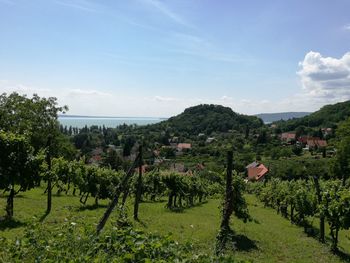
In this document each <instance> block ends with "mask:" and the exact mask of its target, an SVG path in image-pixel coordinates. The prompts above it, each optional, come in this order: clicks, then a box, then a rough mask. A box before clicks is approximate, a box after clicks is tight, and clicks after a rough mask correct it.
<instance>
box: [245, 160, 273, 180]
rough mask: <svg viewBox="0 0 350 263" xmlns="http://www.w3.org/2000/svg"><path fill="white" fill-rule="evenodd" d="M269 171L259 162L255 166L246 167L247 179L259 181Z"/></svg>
mask: <svg viewBox="0 0 350 263" xmlns="http://www.w3.org/2000/svg"><path fill="white" fill-rule="evenodd" d="M268 172H269V170H268V169H267V168H266V166H265V165H263V164H260V165H259V166H257V167H250V168H248V179H249V180H255V181H259V180H261V179H263V178H264V176H265V175H266V174H267V173H268Z"/></svg>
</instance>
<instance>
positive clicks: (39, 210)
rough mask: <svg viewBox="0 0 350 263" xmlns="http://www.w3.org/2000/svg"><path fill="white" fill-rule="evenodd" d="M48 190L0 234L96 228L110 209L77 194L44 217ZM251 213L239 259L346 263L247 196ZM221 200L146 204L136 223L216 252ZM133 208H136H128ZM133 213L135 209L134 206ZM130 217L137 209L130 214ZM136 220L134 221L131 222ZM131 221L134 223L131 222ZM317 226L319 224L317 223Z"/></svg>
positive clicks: (346, 242) (37, 193)
mask: <svg viewBox="0 0 350 263" xmlns="http://www.w3.org/2000/svg"><path fill="white" fill-rule="evenodd" d="M43 192H44V189H43V188H37V189H33V190H31V191H29V192H26V193H23V195H21V196H17V197H16V198H15V204H14V207H15V211H14V213H15V220H14V221H12V222H10V223H9V222H1V223H0V234H1V236H5V237H7V238H16V237H18V236H20V235H21V234H22V233H23V231H24V229H25V227H27V226H28V225H30V223H31V222H33V221H40V220H42V221H43V223H44V224H47V225H50V226H53V227H54V226H59V224H60V223H62V222H63V221H65V220H77V221H78V222H84V223H85V224H90V225H94V224H96V223H97V222H98V221H99V219H100V217H101V216H102V214H103V213H104V211H105V209H106V205H107V202H106V201H101V202H100V205H99V206H98V207H96V206H94V200H93V199H92V198H91V199H89V200H88V203H87V205H86V206H83V205H81V204H80V203H79V198H78V197H74V196H71V195H69V196H66V195H65V194H62V195H61V196H53V206H52V208H53V209H52V212H51V213H50V214H49V215H47V216H46V217H45V209H46V196H44V195H43V194H42V193H43ZM247 200H248V203H249V210H250V213H251V215H252V217H253V218H254V220H253V221H252V222H248V223H246V224H244V223H243V222H241V221H239V220H238V219H236V218H235V217H233V218H232V222H231V226H232V228H233V229H234V231H235V233H236V241H237V242H238V243H237V244H236V247H237V250H236V251H234V250H233V248H232V249H229V252H228V253H233V254H234V255H235V257H237V258H239V259H247V260H251V261H253V262H344V261H345V259H344V258H341V257H339V256H336V255H333V254H332V253H331V252H330V250H329V246H328V245H324V244H320V243H319V242H318V241H317V240H316V239H315V238H312V237H308V236H307V235H306V234H304V233H303V229H302V228H300V227H298V226H295V225H292V224H290V222H289V221H288V220H286V219H284V218H282V217H281V216H280V215H277V214H276V212H275V211H274V210H273V209H270V208H264V207H263V206H262V204H260V203H259V202H257V200H256V199H255V197H254V196H250V195H249V196H247ZM5 204H6V200H5V198H0V208H4V207H5ZM219 205H220V201H219V200H209V201H208V202H207V203H204V204H202V205H199V206H196V207H193V208H190V209H185V210H183V211H179V212H171V211H169V210H167V209H166V208H165V202H156V203H152V202H144V203H141V206H140V211H139V218H140V222H134V225H135V226H137V227H138V228H141V229H144V230H145V231H146V232H153V233H160V234H167V233H170V232H171V233H172V234H173V238H174V239H176V240H178V241H179V242H181V243H185V242H192V243H193V244H194V249H195V250H196V251H197V252H206V253H213V249H214V245H215V238H216V235H217V233H218V226H219V224H220V208H219ZM128 207H131V204H129V205H128ZM129 209H130V208H129ZM128 214H129V216H130V218H131V216H132V210H131V209H130V211H129V212H128ZM116 219H117V212H116V211H115V212H113V214H112V217H111V218H110V220H109V221H108V223H107V225H106V227H111V225H112V224H113V222H115V221H116ZM130 220H131V219H130ZM131 221H132V220H131ZM314 223H315V224H317V221H316V220H315V222H314ZM349 236H350V233H349V231H341V233H340V247H341V248H342V250H343V252H345V253H349V252H350V239H349Z"/></svg>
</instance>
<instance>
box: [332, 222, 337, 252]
mask: <svg viewBox="0 0 350 263" xmlns="http://www.w3.org/2000/svg"><path fill="white" fill-rule="evenodd" d="M338 232H339V228H338V227H336V228H335V229H334V228H331V236H332V251H333V252H337V251H338Z"/></svg>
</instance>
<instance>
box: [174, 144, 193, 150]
mask: <svg viewBox="0 0 350 263" xmlns="http://www.w3.org/2000/svg"><path fill="white" fill-rule="evenodd" d="M191 147H192V145H191V144H190V143H179V144H178V145H177V148H178V149H191Z"/></svg>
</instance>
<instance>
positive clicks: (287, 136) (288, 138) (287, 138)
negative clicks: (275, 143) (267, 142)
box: [281, 132, 296, 143]
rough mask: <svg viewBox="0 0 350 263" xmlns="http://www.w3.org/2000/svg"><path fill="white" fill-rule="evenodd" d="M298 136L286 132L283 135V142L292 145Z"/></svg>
mask: <svg viewBox="0 0 350 263" xmlns="http://www.w3.org/2000/svg"><path fill="white" fill-rule="evenodd" d="M295 139H296V134H295V132H284V133H282V135H281V140H282V141H284V142H286V143H292V142H295Z"/></svg>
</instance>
